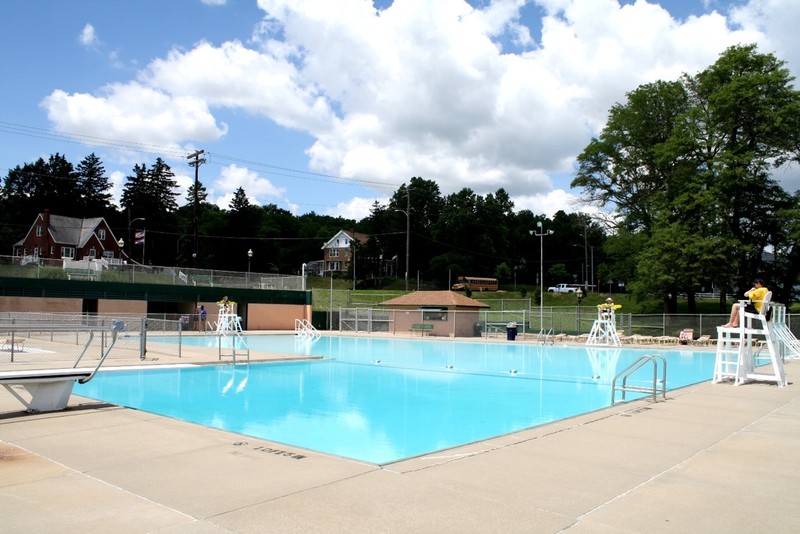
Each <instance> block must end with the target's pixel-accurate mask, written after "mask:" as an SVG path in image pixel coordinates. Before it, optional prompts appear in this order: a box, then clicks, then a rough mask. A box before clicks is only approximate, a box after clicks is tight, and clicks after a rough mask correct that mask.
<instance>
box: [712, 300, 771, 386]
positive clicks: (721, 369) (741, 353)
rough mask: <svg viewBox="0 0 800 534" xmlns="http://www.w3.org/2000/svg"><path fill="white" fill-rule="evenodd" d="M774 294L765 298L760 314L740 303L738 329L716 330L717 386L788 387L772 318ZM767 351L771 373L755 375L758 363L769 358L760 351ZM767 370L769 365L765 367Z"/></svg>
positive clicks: (743, 302) (715, 363) (720, 328)
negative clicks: (765, 384)
mask: <svg viewBox="0 0 800 534" xmlns="http://www.w3.org/2000/svg"><path fill="white" fill-rule="evenodd" d="M771 300H772V292H771V291H770V292H768V293H767V294H766V295H764V300H763V301H762V304H761V310H760V311H759V312H758V313H750V312H748V311H745V306H746V304H747V303H748V301H746V300H742V301H739V326H737V327H735V328H729V327H723V326H718V327H717V339H718V341H717V357H716V361H715V362H714V379H713V381H714V382H715V383H718V382H722V381H723V380H732V381H733V384H734V385H736V386H739V385H741V384H744V383H746V382H750V381H763V382H775V383H776V384H777V385H778V386H779V387H784V386H785V385H786V373H785V372H784V369H783V356H782V354H783V353H784V348H783V347H779V346H778V345H779V344H781V345H782V344H783V342H782V341H781V339H780V337H779V336H776V335H775V329H774V326H773V323H772V321H771V320H770V319H774V317H771V311H770V310H771V308H772V306H773V305H772V302H771ZM764 348H766V350H767V353H768V355H769V369H770V371H771V372H756V371H755V368H756V367H758V365H757V363H756V362H757V361H758V360H760V359H762V358H763V359H767V357H766V356H760V355H759V353H760V350H763V349H764ZM765 367H766V366H765Z"/></svg>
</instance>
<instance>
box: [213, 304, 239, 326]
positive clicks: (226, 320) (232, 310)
mask: <svg viewBox="0 0 800 534" xmlns="http://www.w3.org/2000/svg"><path fill="white" fill-rule="evenodd" d="M217 304H219V315H218V316H217V333H218V334H222V333H227V332H241V331H242V319H241V317H239V315H238V314H237V313H236V303H235V302H231V301H220V302H218V303H217Z"/></svg>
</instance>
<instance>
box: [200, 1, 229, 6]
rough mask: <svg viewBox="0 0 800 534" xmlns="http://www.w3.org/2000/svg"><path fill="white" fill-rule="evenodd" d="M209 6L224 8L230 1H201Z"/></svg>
mask: <svg viewBox="0 0 800 534" xmlns="http://www.w3.org/2000/svg"><path fill="white" fill-rule="evenodd" d="M200 1H201V2H202V3H204V4H205V5H207V6H224V5H225V3H226V2H227V1H228V0H200Z"/></svg>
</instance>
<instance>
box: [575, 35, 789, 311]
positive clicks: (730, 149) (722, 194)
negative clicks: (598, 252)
mask: <svg viewBox="0 0 800 534" xmlns="http://www.w3.org/2000/svg"><path fill="white" fill-rule="evenodd" d="M791 82H792V78H791V76H789V73H788V71H787V70H786V69H785V67H784V64H783V62H781V61H779V60H777V59H776V58H775V57H774V56H772V55H770V54H759V53H757V51H756V48H755V46H752V45H751V46H737V47H732V48H730V49H728V50H727V51H726V52H724V53H723V54H722V55H721V56H720V59H719V60H718V61H717V62H716V63H715V64H714V65H712V66H710V67H709V68H708V69H706V70H704V71H702V72H700V73H698V74H697V75H694V76H689V75H684V76H683V77H682V79H681V80H680V81H678V82H657V83H655V84H648V85H645V86H642V87H640V88H638V89H637V90H635V91H633V92H632V93H629V95H628V99H627V102H626V104H624V105H621V104H618V105H615V106H614V107H613V108H612V110H611V113H610V116H609V121H608V124H607V125H606V127H605V128H604V130H603V132H602V134H601V135H600V137H599V139H594V140H592V142H591V143H590V144H589V146H588V147H587V148H586V149H585V150H584V152H583V153H582V154H581V155H580V156H579V171H578V174H577V176H576V178H575V180H573V186H575V187H579V188H582V189H583V192H584V194H585V199H586V200H587V201H589V202H590V203H594V204H597V205H599V206H601V207H607V208H612V209H614V210H616V211H617V212H618V213H619V215H620V219H619V220H620V223H619V226H618V228H617V231H616V233H617V234H618V235H619V236H624V235H626V234H631V235H635V234H643V235H644V236H647V237H653V238H654V239H652V240H646V241H644V242H642V243H639V245H641V246H640V247H639V248H637V249H634V250H633V251H629V252H627V253H625V254H626V256H628V257H629V258H630V259H631V260H632V261H626V263H625V265H627V268H625V269H623V270H625V271H627V272H628V274H630V275H632V276H634V277H635V280H636V283H634V284H632V285H631V287H632V288H634V290H635V291H637V292H639V293H641V294H643V295H658V296H661V297H662V298H664V299H665V303H666V306H667V309H668V310H670V311H671V310H674V297H670V296H674V295H676V294H677V293H678V292H686V293H688V294H689V295H690V305H691V303H692V297H693V294H694V291H695V290H696V289H697V287H699V286H700V285H705V284H706V283H708V282H710V283H713V284H715V285H717V286H718V287H721V288H723V289H729V290H735V291H736V292H737V293H738V292H739V290H740V288H741V286H742V285H744V284H745V283H748V284H749V282H750V280H751V279H752V278H753V277H754V276H755V275H756V274H757V273H759V272H760V271H761V270H762V269H764V261H763V257H764V255H763V252H764V250H765V249H766V248H767V247H770V246H771V247H778V248H783V247H786V246H787V245H790V244H791V243H790V242H789V241H787V239H788V234H787V233H786V232H785V231H783V230H782V229H784V228H786V227H787V226H788V223H789V220H788V219H786V217H787V216H789V215H788V214H790V213H791V212H792V210H793V206H794V205H795V204H796V200H793V199H791V198H790V197H789V196H788V195H787V194H786V193H785V191H783V190H782V189H781V188H780V187H779V185H778V184H777V183H776V182H775V181H774V180H773V179H772V178H771V176H770V171H771V168H772V165H773V164H775V163H779V162H781V161H786V160H787V159H790V158H792V157H793V155H794V153H795V152H794V151H795V149H796V145H793V144H792V139H796V136H793V135H792V132H791V131H790V128H789V126H790V125H793V124H800V117H798V113H800V97H798V92H797V91H795V90H794V89H793V87H792V86H791ZM675 231H681V232H683V234H682V235H681V236H680V239H678V238H676V237H670V235H669V234H670V233H672V232H675ZM676 240H677V241H676ZM620 242H622V241H620ZM678 244H680V246H677V245H678ZM617 250H618V251H620V249H619V248H617ZM687 251H690V252H691V258H687V257H686V254H687ZM721 255H724V257H725V261H724V262H722V263H720V256H721ZM679 256H680V257H679ZM655 261H657V262H658V265H654V264H653V262H655ZM667 269H668V270H671V271H672V272H667V271H666V270H667ZM678 269H692V270H693V271H692V272H691V273H690V274H687V273H677V272H675V271H676V270H678ZM616 270H617V272H621V271H622V270H620V269H616ZM629 280H632V279H629ZM748 287H749V285H748ZM737 288H738V289H737ZM720 305H721V306H722V307H724V295H723V299H722V301H721V303H720Z"/></svg>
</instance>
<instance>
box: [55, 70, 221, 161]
mask: <svg viewBox="0 0 800 534" xmlns="http://www.w3.org/2000/svg"><path fill="white" fill-rule="evenodd" d="M103 92H104V95H103V96H94V95H90V94H86V93H73V94H67V93H66V92H64V91H62V90H60V89H59V90H55V91H53V92H52V93H51V94H50V95H49V96H48V97H46V98H45V99H44V100H43V101H42V103H41V105H42V107H43V108H45V109H46V110H47V116H48V118H49V119H50V121H51V122H52V123H53V124H54V125H55V126H56V128H57V129H58V130H61V131H64V132H69V133H71V134H75V135H81V136H89V137H93V138H96V139H97V140H107V141H108V142H109V144H110V145H111V146H114V140H119V141H121V144H119V145H117V146H118V148H121V149H129V150H134V149H137V148H139V149H141V148H142V147H146V146H150V147H152V146H158V147H159V148H161V149H163V148H165V147H175V149H176V150H178V147H177V144H178V143H180V142H181V141H186V140H190V139H191V140H195V141H202V140H206V141H208V140H212V139H218V138H219V137H221V136H222V135H224V134H225V132H226V126H225V125H221V126H217V124H216V122H215V120H214V117H213V116H212V115H211V113H210V112H209V111H208V107H207V105H206V103H205V102H204V101H203V100H202V99H200V98H198V97H196V96H188V95H187V96H179V97H171V96H169V95H167V94H165V93H163V92H161V91H158V90H155V89H152V88H150V87H145V86H143V85H141V84H139V83H129V84H114V85H110V86H107V87H105V88H104V91H103ZM131 142H133V143H139V144H141V146H136V145H134V144H132V143H131ZM180 152H182V150H180Z"/></svg>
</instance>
